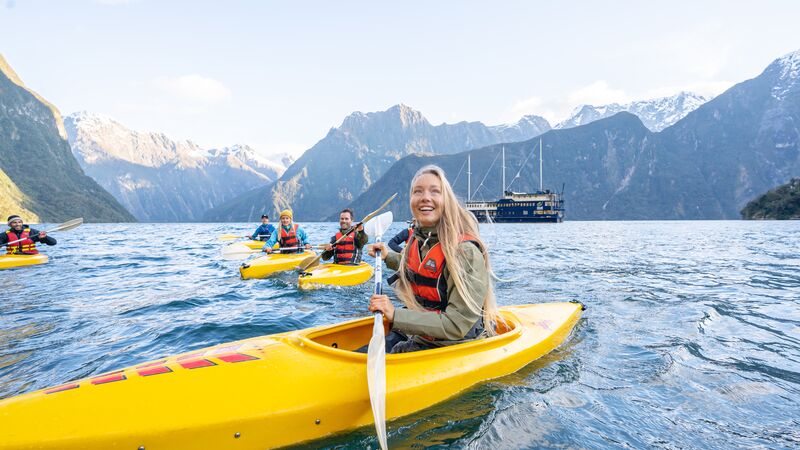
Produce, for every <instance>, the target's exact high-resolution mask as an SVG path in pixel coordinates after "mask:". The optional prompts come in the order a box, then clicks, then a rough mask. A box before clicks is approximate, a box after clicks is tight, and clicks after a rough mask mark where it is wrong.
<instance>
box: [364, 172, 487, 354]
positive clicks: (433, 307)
mask: <svg viewBox="0 0 800 450" xmlns="http://www.w3.org/2000/svg"><path fill="white" fill-rule="evenodd" d="M409 197H410V202H409V203H410V207H411V213H412V214H413V216H414V220H415V224H416V226H415V227H414V232H413V234H412V235H411V237H410V238H409V240H408V243H407V244H406V247H405V248H404V249H403V252H402V253H396V252H394V251H391V250H389V249H388V248H387V246H386V245H385V244H383V243H380V244H375V245H374V246H373V248H371V249H370V252H369V254H370V255H371V256H375V251H374V248H376V247H380V248H381V257H382V258H383V259H384V261H385V263H386V266H387V267H389V268H390V269H394V270H398V269H401V268H402V270H399V275H400V276H399V278H398V280H397V283H396V284H395V285H394V289H395V292H396V293H397V296H398V297H399V298H400V300H401V301H402V302H403V303H404V304H405V306H406V308H395V307H394V305H393V304H392V302H391V300H390V299H389V297H388V296H386V295H377V294H375V295H373V296H372V298H370V304H369V310H370V311H372V312H375V311H381V312H382V313H383V315H384V317H385V318H386V320H387V321H388V322H389V323H390V324H391V330H392V331H391V333H389V334H388V335H387V337H386V345H387V346H386V352H387V353H405V352H412V351H417V350H424V349H428V348H435V347H441V346H444V345H452V344H458V343H462V342H465V341H468V340H472V339H479V338H483V337H487V336H490V335H493V334H495V333H494V324H496V322H497V320H498V319H499V317H498V315H497V305H496V303H495V298H494V292H493V289H492V283H491V279H490V273H491V268H490V265H489V259H488V254H487V253H486V246H485V245H484V244H483V241H481V238H480V234H479V231H478V223H477V221H476V220H475V217H474V216H473V215H472V213H470V212H469V211H467V210H466V209H465V208H464V207H463V206H461V204H459V202H458V199H457V198H456V196H455V193H453V188H452V187H451V186H450V183H449V182H448V181H447V178H445V175H444V171H443V170H442V169H441V168H439V167H437V166H426V167H423V168H422V169H420V170H419V171H418V172H417V174H416V175H414V178H413V180H412V182H411V192H410V196H409Z"/></svg>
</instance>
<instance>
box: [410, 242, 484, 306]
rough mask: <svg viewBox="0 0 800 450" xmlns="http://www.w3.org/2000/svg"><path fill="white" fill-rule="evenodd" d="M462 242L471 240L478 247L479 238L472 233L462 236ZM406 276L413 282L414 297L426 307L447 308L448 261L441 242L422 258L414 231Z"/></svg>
mask: <svg viewBox="0 0 800 450" xmlns="http://www.w3.org/2000/svg"><path fill="white" fill-rule="evenodd" d="M460 242H471V243H473V244H475V246H477V247H478V248H481V247H480V244H479V243H478V241H477V239H476V238H474V237H473V236H470V235H467V234H465V235H463V236H461V239H460ZM406 247H407V248H408V254H407V255H406V277H407V278H408V281H409V283H410V284H411V290H412V291H413V292H414V298H416V300H417V302H418V303H419V304H420V305H422V306H423V307H424V308H425V309H428V310H431V311H437V312H443V311H444V310H445V309H447V280H445V279H444V268H445V265H446V264H447V261H446V260H445V257H444V252H443V251H442V246H441V244H440V243H438V242H437V243H436V245H434V246H433V247H431V249H430V250H428V253H427V254H426V255H425V258H422V259H420V255H419V244H418V243H417V238H416V237H414V234H413V233H412V234H411V236H409V238H408V242H407V243H406Z"/></svg>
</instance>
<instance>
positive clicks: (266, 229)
mask: <svg viewBox="0 0 800 450" xmlns="http://www.w3.org/2000/svg"><path fill="white" fill-rule="evenodd" d="M274 232H275V227H273V226H272V224H271V223H269V216H268V215H266V214H262V215H261V225H259V226H258V228H256V231H255V232H254V233H253V235H252V236H250V239H252V240H254V241H266V240H269V238H270V236H272V233H274Z"/></svg>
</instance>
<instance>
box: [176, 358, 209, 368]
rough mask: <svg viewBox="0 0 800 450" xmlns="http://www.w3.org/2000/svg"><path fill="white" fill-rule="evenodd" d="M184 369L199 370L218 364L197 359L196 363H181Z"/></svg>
mask: <svg viewBox="0 0 800 450" xmlns="http://www.w3.org/2000/svg"><path fill="white" fill-rule="evenodd" d="M180 364H181V366H182V367H183V368H184V369H199V368H201V367H211V366H216V365H217V364H216V363H214V362H211V361H209V360H207V359H196V360H194V361H186V362H182V363H180Z"/></svg>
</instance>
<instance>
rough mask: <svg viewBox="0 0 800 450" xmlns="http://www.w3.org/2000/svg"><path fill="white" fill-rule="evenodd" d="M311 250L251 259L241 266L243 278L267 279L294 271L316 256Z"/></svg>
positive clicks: (240, 271)
mask: <svg viewBox="0 0 800 450" xmlns="http://www.w3.org/2000/svg"><path fill="white" fill-rule="evenodd" d="M314 255H316V253H314V252H313V251H311V250H306V251H304V252H302V253H272V254H269V255H264V256H259V257H258V258H254V259H251V260H250V261H247V262H245V263H243V264H242V265H241V266H239V273H240V274H241V275H242V278H244V279H249V278H266V277H269V276H271V275H274V274H276V273H278V272H284V271H287V270H294V269H295V268H296V267H297V266H298V265H299V264H300V263H301V262H302V261H303V260H304V259H306V258H308V257H309V256H314Z"/></svg>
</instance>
